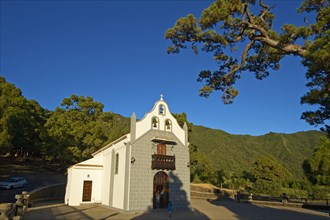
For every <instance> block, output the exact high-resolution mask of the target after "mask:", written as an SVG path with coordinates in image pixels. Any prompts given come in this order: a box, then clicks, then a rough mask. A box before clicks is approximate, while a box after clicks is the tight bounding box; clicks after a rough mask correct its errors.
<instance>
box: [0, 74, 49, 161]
mask: <svg viewBox="0 0 330 220" xmlns="http://www.w3.org/2000/svg"><path fill="white" fill-rule="evenodd" d="M46 120H47V111H46V110H45V109H43V108H42V107H41V106H40V105H39V104H38V103H37V102H36V101H34V100H27V99H26V98H25V97H24V96H23V95H22V92H21V90H20V89H18V88H16V87H15V85H13V84H11V83H8V82H6V80H5V78H3V77H0V153H8V152H11V153H19V154H22V155H28V154H30V155H31V154H32V155H35V156H40V154H41V151H42V148H43V146H44V137H45V136H46V130H45V129H44V124H45V123H46Z"/></svg>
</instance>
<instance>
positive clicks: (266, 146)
mask: <svg viewBox="0 0 330 220" xmlns="http://www.w3.org/2000/svg"><path fill="white" fill-rule="evenodd" d="M322 136H324V134H323V133H322V132H319V131H307V132H298V133H294V134H280V133H272V132H271V133H268V134H265V135H262V136H250V135H232V134H228V133H226V132H224V131H221V130H215V129H210V128H206V127H203V126H192V131H191V133H190V143H191V144H192V145H193V146H195V147H197V153H195V154H197V160H198V159H202V161H203V162H206V163H210V164H211V165H212V166H213V168H214V169H216V170H219V169H223V170H226V171H228V172H232V173H235V174H236V175H241V174H242V173H243V171H251V169H252V165H253V163H254V162H255V161H256V160H257V159H259V158H260V157H262V156H268V157H271V158H274V159H275V160H277V161H278V162H279V163H281V164H282V165H283V166H284V167H285V168H286V169H288V170H289V172H290V173H291V174H292V178H293V179H296V180H297V179H299V180H301V179H302V178H303V177H304V172H303V169H302V164H303V162H304V160H306V159H307V158H309V157H310V156H311V155H312V153H313V150H314V148H315V147H316V146H317V144H318V143H319V141H320V138H321V137H322ZM192 156H193V157H194V159H195V158H196V156H194V155H192ZM206 158H207V159H206ZM205 160H206V161H205Z"/></svg>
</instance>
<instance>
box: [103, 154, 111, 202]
mask: <svg viewBox="0 0 330 220" xmlns="http://www.w3.org/2000/svg"><path fill="white" fill-rule="evenodd" d="M111 162H112V161H111V152H106V153H104V156H103V175H102V204H103V205H110V201H109V199H110V178H111V177H110V175H111Z"/></svg>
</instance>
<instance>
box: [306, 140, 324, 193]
mask: <svg viewBox="0 0 330 220" xmlns="http://www.w3.org/2000/svg"><path fill="white" fill-rule="evenodd" d="M303 168H304V171H305V174H306V176H307V177H308V178H309V180H310V181H311V182H312V183H313V184H317V185H323V186H329V185H330V141H329V140H328V139H325V138H324V139H322V140H321V143H320V145H319V146H318V147H316V148H315V150H314V153H313V155H312V157H311V158H309V159H308V160H306V161H305V162H304V164H303Z"/></svg>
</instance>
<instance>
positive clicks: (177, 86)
mask: <svg viewBox="0 0 330 220" xmlns="http://www.w3.org/2000/svg"><path fill="white" fill-rule="evenodd" d="M211 2H212V1H203V0H192V1H188V0H181V1H179V0H161V1H157V0H154V1H152V0H137V1H133V0H124V1H120V0H118V1H111V0H108V1H57V0H56V1H55V0H53V1H52V0H48V1H28V0H27V1H24V0H19V1H6V0H1V1H0V4H1V17H0V18H1V50H0V52H1V54H0V55H1V60H0V61H1V66H0V67H1V69H0V75H1V76H3V77H5V78H6V80H7V81H8V82H10V83H13V84H15V85H16V86H17V87H18V88H20V89H21V90H22V92H23V95H24V96H25V97H26V98H28V99H34V100H36V101H37V102H39V104H40V105H41V106H43V107H44V108H47V109H50V110H54V109H55V108H56V107H57V106H59V105H60V103H61V101H62V100H63V98H66V97H69V96H70V95H71V94H76V95H83V96H91V97H93V99H94V100H96V101H99V102H101V103H103V104H104V106H105V108H104V110H105V111H112V112H115V113H119V114H121V115H123V116H127V117H130V116H131V114H132V112H135V113H136V115H137V117H138V118H142V117H143V115H144V114H145V113H146V112H148V111H150V110H151V108H152V107H153V104H154V102H155V101H156V100H158V99H159V98H160V94H163V95H164V100H165V101H166V102H167V103H168V104H169V107H170V110H171V112H174V113H181V112H185V113H186V114H187V116H188V120H189V121H190V122H192V123H193V124H195V125H203V126H206V127H210V128H217V129H221V130H224V131H226V132H229V133H232V134H250V135H262V134H265V133H268V132H270V131H272V132H283V133H293V132H297V131H304V130H312V129H317V128H315V127H312V126H310V125H308V124H307V123H306V122H305V121H303V120H301V119H300V116H301V113H302V112H303V111H305V110H308V109H311V107H309V106H306V105H300V97H301V96H302V95H303V94H305V93H306V91H307V88H306V87H305V84H306V79H305V72H306V69H305V68H304V67H303V66H302V65H301V63H300V62H301V60H300V58H299V57H287V58H285V59H284V60H283V61H282V62H281V65H282V67H281V69H280V70H279V71H276V72H273V73H272V74H271V76H270V77H268V78H267V79H265V80H263V81H258V80H256V79H254V78H253V76H252V74H250V73H245V74H244V75H243V77H242V79H241V80H240V81H239V83H238V84H237V88H238V89H239V92H240V94H239V96H238V97H237V98H236V99H235V102H234V104H232V105H224V104H223V103H222V102H221V100H220V94H219V93H213V94H212V95H211V96H210V97H209V98H207V99H206V98H202V97H199V95H198V89H199V88H200V87H201V84H200V83H198V82H197V81H196V79H197V76H198V73H199V72H200V71H201V70H204V69H213V70H214V69H215V68H216V65H215V62H214V61H213V60H212V57H211V56H210V55H207V54H203V53H200V54H198V55H194V54H193V52H192V51H191V50H186V51H183V52H182V53H181V54H179V55H168V54H167V53H166V48H167V47H168V46H169V45H170V41H168V40H165V39H164V34H165V31H166V30H167V29H168V28H170V27H172V26H173V24H174V23H175V21H176V20H177V19H179V18H180V17H182V16H185V15H187V14H189V13H192V14H194V15H195V16H196V17H199V16H200V14H201V11H202V9H204V8H206V7H207V6H208V5H209V4H210V3H211ZM265 2H266V3H269V4H270V5H274V4H275V3H276V7H275V8H274V12H275V14H276V16H277V18H276V20H275V27H276V28H277V29H279V27H280V26H281V25H282V24H284V23H294V24H303V16H301V15H299V14H297V13H296V8H297V7H299V6H300V4H301V2H302V1H299V0H283V1H265Z"/></svg>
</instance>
